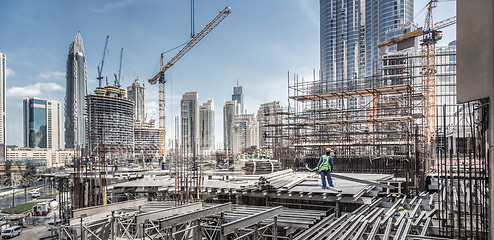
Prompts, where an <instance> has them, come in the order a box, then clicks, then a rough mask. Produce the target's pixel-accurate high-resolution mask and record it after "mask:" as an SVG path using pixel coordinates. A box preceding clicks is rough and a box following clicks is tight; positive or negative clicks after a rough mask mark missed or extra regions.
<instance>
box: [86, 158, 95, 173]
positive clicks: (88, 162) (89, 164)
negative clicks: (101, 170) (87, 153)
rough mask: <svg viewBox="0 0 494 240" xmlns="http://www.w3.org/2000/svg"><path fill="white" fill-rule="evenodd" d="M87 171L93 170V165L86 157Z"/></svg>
mask: <svg viewBox="0 0 494 240" xmlns="http://www.w3.org/2000/svg"><path fill="white" fill-rule="evenodd" d="M87 169H88V170H91V169H94V168H93V163H92V162H91V159H90V158H89V157H87Z"/></svg>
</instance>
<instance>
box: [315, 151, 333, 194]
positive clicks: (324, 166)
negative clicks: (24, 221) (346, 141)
mask: <svg viewBox="0 0 494 240" xmlns="http://www.w3.org/2000/svg"><path fill="white" fill-rule="evenodd" d="M332 151H333V150H331V148H326V154H324V155H322V156H321V158H320V159H319V163H317V167H316V168H315V169H316V170H319V172H320V173H321V182H322V188H323V189H325V188H326V178H327V179H328V184H329V186H330V187H334V186H333V180H332V179H331V172H332V171H333V158H332V157H331V156H330V154H331V152H332Z"/></svg>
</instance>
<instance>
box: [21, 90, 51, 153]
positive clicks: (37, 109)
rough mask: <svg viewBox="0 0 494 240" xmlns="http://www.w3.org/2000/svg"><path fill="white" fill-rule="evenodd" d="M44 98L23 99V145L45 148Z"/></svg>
mask: <svg viewBox="0 0 494 240" xmlns="http://www.w3.org/2000/svg"><path fill="white" fill-rule="evenodd" d="M46 120H47V119H46V100H41V99H36V98H30V99H24V147H29V148H46V146H47V144H46V139H47V134H46V125H47V122H46Z"/></svg>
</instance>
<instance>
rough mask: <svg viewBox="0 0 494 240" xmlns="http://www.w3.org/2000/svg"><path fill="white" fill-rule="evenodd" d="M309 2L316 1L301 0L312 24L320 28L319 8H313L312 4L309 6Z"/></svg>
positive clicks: (301, 4)
mask: <svg viewBox="0 0 494 240" xmlns="http://www.w3.org/2000/svg"><path fill="white" fill-rule="evenodd" d="M309 4H314V3H313V2H312V1H309V0H303V1H300V6H301V7H302V10H303V11H304V13H305V14H306V15H307V17H309V19H310V21H311V22H312V24H314V26H315V27H317V28H319V12H318V11H317V9H318V8H313V7H312V6H309Z"/></svg>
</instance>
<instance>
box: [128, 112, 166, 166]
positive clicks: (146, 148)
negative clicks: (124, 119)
mask: <svg viewBox="0 0 494 240" xmlns="http://www.w3.org/2000/svg"><path fill="white" fill-rule="evenodd" d="M154 125H155V124H154V121H152V122H136V123H135V124H134V140H135V151H134V153H135V159H136V162H138V163H141V164H146V163H150V162H152V161H153V159H157V154H158V150H159V149H158V147H159V135H160V134H159V130H158V129H157V128H155V126H154ZM155 161H156V160H155Z"/></svg>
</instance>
